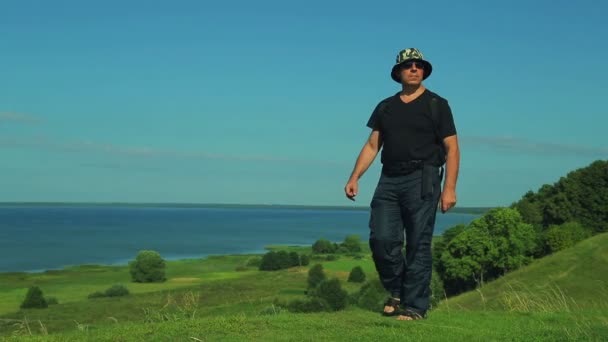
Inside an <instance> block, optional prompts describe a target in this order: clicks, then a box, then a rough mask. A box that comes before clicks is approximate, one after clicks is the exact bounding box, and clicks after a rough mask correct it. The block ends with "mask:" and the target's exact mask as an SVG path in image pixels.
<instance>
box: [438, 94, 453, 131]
mask: <svg viewBox="0 0 608 342" xmlns="http://www.w3.org/2000/svg"><path fill="white" fill-rule="evenodd" d="M439 109H440V110H439V113H440V118H439V136H440V138H441V139H444V138H446V137H449V136H452V135H456V125H455V124H454V117H453V116H452V109H451V108H450V105H449V104H448V101H447V100H443V101H440V108H439Z"/></svg>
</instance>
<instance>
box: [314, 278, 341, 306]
mask: <svg viewBox="0 0 608 342" xmlns="http://www.w3.org/2000/svg"><path fill="white" fill-rule="evenodd" d="M313 297H317V298H321V299H323V300H324V301H326V302H327V304H329V307H330V308H331V309H332V310H334V311H338V310H342V309H344V308H345V307H346V304H348V293H347V292H346V290H344V289H342V285H341V284H340V280H338V279H337V278H334V279H331V280H324V281H322V282H321V283H320V284H319V286H317V288H316V289H315V290H314V294H313Z"/></svg>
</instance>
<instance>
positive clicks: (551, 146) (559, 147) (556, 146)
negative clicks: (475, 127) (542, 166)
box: [459, 136, 608, 157]
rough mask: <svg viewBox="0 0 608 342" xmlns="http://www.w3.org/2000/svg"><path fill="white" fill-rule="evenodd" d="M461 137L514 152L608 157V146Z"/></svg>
mask: <svg viewBox="0 0 608 342" xmlns="http://www.w3.org/2000/svg"><path fill="white" fill-rule="evenodd" d="M459 139H460V141H461V142H462V144H463V145H465V146H466V145H471V146H487V147H490V148H495V149H500V150H508V151H513V152H524V153H534V154H559V155H566V154H567V155H574V156H598V157H608V147H597V146H582V145H574V144H560V143H552V142H534V141H530V140H527V139H521V138H513V137H487V136H464V137H460V138H459Z"/></svg>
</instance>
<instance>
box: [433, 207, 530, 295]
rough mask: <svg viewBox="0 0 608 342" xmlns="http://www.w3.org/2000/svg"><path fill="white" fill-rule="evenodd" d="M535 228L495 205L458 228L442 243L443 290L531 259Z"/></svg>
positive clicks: (466, 284)
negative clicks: (453, 236) (453, 235)
mask: <svg viewBox="0 0 608 342" xmlns="http://www.w3.org/2000/svg"><path fill="white" fill-rule="evenodd" d="M535 244H536V240H535V231H534V228H533V227H532V225H530V224H527V223H524V222H523V220H522V218H521V215H520V214H519V212H518V211H517V210H515V209H511V208H496V209H492V210H490V211H489V212H487V213H486V214H485V215H484V216H482V217H481V218H478V219H476V220H474V221H473V222H471V224H470V225H469V226H468V227H467V228H466V229H464V230H463V231H462V232H460V233H459V234H458V235H457V236H456V237H455V238H453V239H452V240H451V241H450V243H448V245H447V246H446V247H445V250H444V252H443V253H442V255H441V259H440V261H439V264H438V266H439V267H438V269H439V270H441V271H442V272H443V274H442V277H443V280H444V282H445V283H446V290H449V291H450V292H451V291H453V290H456V291H458V289H454V285H455V284H457V285H458V286H460V287H461V289H460V290H466V289H468V288H470V286H471V284H472V283H471V282H474V284H476V285H477V286H482V285H483V284H484V282H485V281H486V280H489V279H492V278H495V277H497V276H500V275H502V274H504V273H506V272H507V271H510V270H514V269H517V268H519V267H521V266H523V265H525V264H527V263H529V262H530V261H531V260H532V257H531V255H532V253H533V251H534V249H535V246H536V245H535Z"/></svg>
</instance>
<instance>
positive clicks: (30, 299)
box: [21, 286, 49, 309]
mask: <svg viewBox="0 0 608 342" xmlns="http://www.w3.org/2000/svg"><path fill="white" fill-rule="evenodd" d="M48 306H49V304H48V303H47V301H46V300H45V299H44V295H43V294H42V290H41V289H40V288H39V287H38V286H32V287H30V288H29V290H28V291H27V294H26V295H25V299H24V300H23V302H22V303H21V308H22V309H30V308H36V309H43V308H46V307H48Z"/></svg>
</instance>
